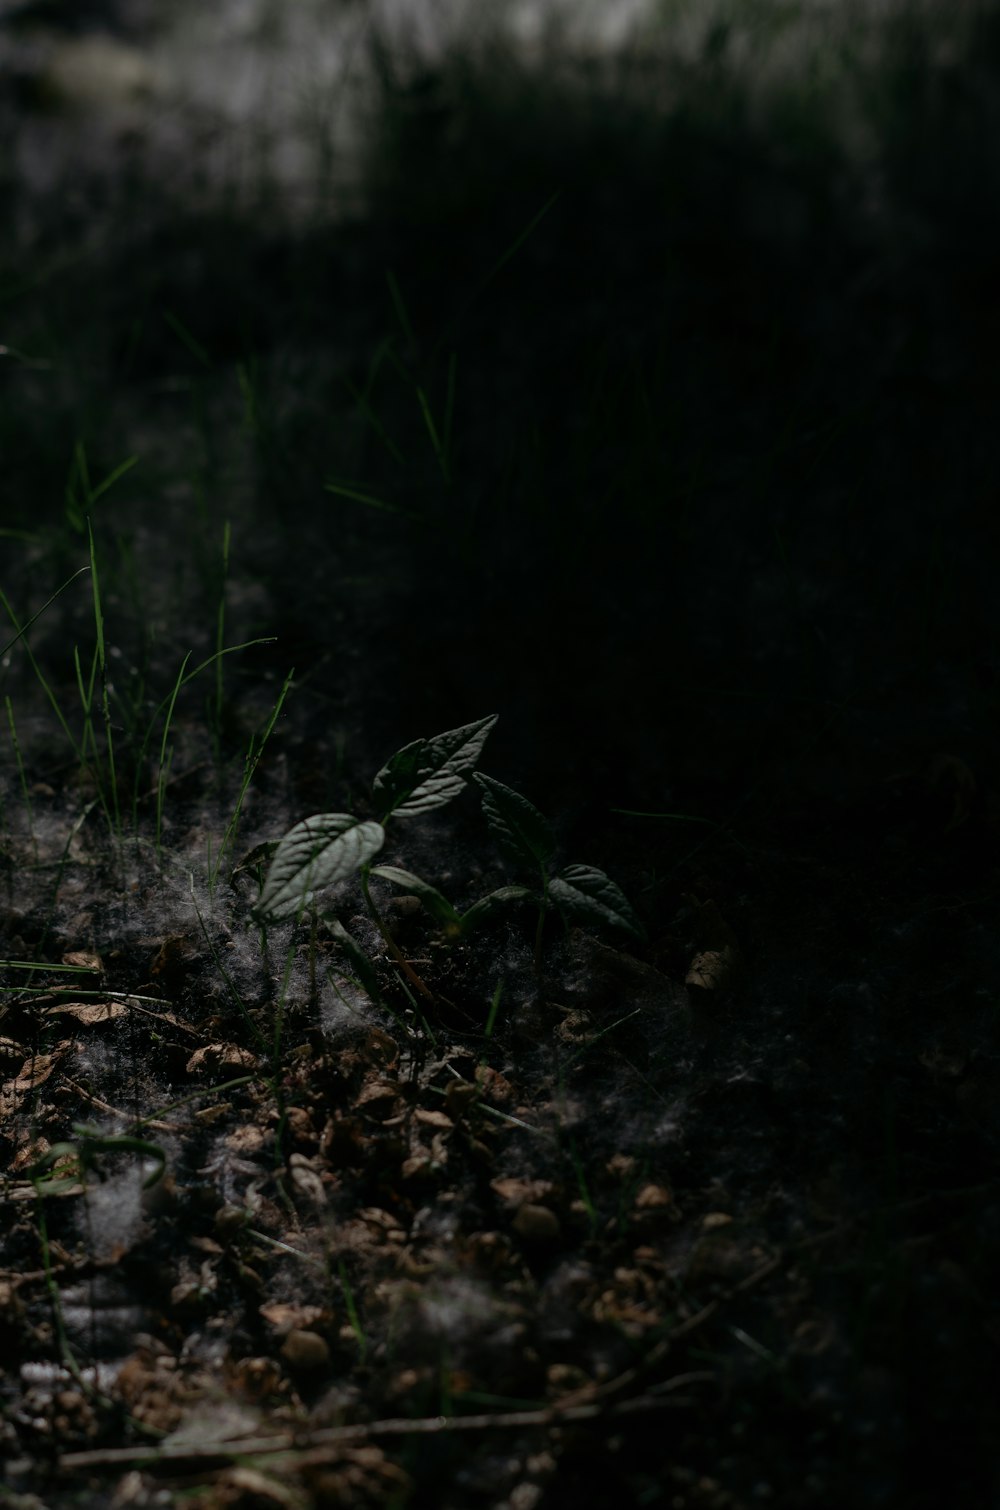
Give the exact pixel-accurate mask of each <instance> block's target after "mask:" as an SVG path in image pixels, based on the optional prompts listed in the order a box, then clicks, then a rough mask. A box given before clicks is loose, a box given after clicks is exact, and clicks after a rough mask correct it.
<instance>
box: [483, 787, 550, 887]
mask: <svg viewBox="0 0 1000 1510" xmlns="http://www.w3.org/2000/svg"><path fill="white" fill-rule="evenodd" d="M475 779H476V781H477V782H478V784H479V786H480V787H481V789H482V793H483V812H484V813H485V814H486V821H487V823H488V824H489V826H490V832H491V833H492V835H493V837H494V839H495V840H496V842H497V847H498V848H499V850H500V852H501V854H502V855H504V856H505V858H506V859H508V860H510V861H511V863H512V864H514V865H523V866H526V867H527V868H528V869H530V870H536V869H537V868H538V866H539V865H542V866H544V865H546V864H547V863H548V861H549V860H551V858H552V856H553V854H554V853H555V848H556V841H555V835H554V834H553V832H552V830H551V828H550V827H549V824H548V820H547V819H545V818H543V817H542V815H541V813H540V812H539V811H538V809H537V807H535V806H534V805H533V804H532V803H530V802H529V801H528V799H527V797H522V796H521V794H520V792H515V791H512V790H511V788H510V787H509V786H504V785H503V784H502V783H501V782H499V781H494V780H493V777H492V776H483V775H482V774H481V773H480V772H478V771H477V772H476V773H475Z"/></svg>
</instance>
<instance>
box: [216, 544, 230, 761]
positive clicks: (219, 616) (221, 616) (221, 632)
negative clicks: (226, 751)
mask: <svg viewBox="0 0 1000 1510" xmlns="http://www.w3.org/2000/svg"><path fill="white" fill-rule="evenodd" d="M231 538H232V532H231V529H230V525H229V520H228V519H227V520H226V522H225V525H224V526H223V530H222V572H221V580H220V583H219V607H218V611H217V613H216V616H215V656H216V660H215V710H214V712H215V717H214V725H215V758H216V760H218V759H219V755H220V751H221V747H222V701H223V690H224V689H223V676H222V669H223V659H222V652H223V650H224V648H225V639H226V583H227V581H228V580H229V543H230V540H231Z"/></svg>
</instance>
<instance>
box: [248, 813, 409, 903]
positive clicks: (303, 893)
mask: <svg viewBox="0 0 1000 1510" xmlns="http://www.w3.org/2000/svg"><path fill="white" fill-rule="evenodd" d="M384 841H385V833H384V831H383V829H382V825H381V824H380V823H374V822H372V821H371V820H369V821H367V822H364V823H363V822H362V821H361V820H360V819H358V818H353V817H352V816H351V814H350V813H316V814H315V815H314V816H313V817H312V818H304V819H303V820H302V822H301V823H296V825H295V827H294V828H291V829H289V831H288V833H287V834H286V835H285V837H284V838H283V839H282V841H281V843H280V844H279V845H278V848H277V849H276V850H275V852H274V859H273V860H272V861H271V868H270V870H269V871H268V873H267V879H266V880H265V882H264V886H263V889H262V891H261V894H260V899H259V901H258V903H257V906H256V908H255V909H254V910H255V912H256V914H257V916H258V917H259V918H260V919H261V920H262V921H264V922H268V923H279V922H282V921H284V920H286V919H288V918H293V917H295V916H296V915H297V914H298V913H300V912H301V911H302V910H303V908H304V907H306V906H308V904H309V902H310V901H311V900H312V897H313V894H314V892H317V891H320V890H322V888H323V887H324V886H332V885H334V883H335V882H337V881H346V880H347V878H348V876H352V875H353V874H354V872H355V871H356V870H359V869H360V868H361V866H362V865H364V864H366V863H367V862H368V861H369V860H370V859H371V857H372V855H375V854H378V852H379V850H380V849H381V848H382V845H383V843H384Z"/></svg>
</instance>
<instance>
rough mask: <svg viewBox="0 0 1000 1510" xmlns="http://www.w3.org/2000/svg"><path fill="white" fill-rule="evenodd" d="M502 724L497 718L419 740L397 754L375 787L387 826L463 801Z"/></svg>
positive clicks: (486, 719) (379, 776)
mask: <svg viewBox="0 0 1000 1510" xmlns="http://www.w3.org/2000/svg"><path fill="white" fill-rule="evenodd" d="M496 721H497V715H496V714H495V713H492V714H490V716H489V717H488V718H480V719H478V720H477V721H476V722H475V723H472V724H463V726H462V727H461V728H460V729H449V730H448V731H447V732H446V733H444V734H436V735H435V736H434V738H433V739H415V740H414V741H413V743H412V744H408V745H405V746H404V747H403V749H402V750H399V751H397V753H396V754H395V755H393V757H392V759H391V760H389V761H387V763H386V764H385V765H384V766H383V767H382V769H381V770H380V771H379V773H378V775H377V776H376V777H375V780H374V782H373V784H372V791H373V793H374V795H375V798H376V800H377V801H378V802H380V803H382V804H384V807H383V812H384V816H383V819H382V821H383V823H384V822H385V821H386V819H388V818H389V817H390V816H391V817H394V818H413V817H416V816H417V814H419V813H429V812H430V811H431V810H432V809H433V808H436V807H443V806H444V804H445V803H446V802H450V801H451V800H452V798H453V797H457V796H458V795H459V793H460V792H461V791H462V790H463V789H464V787H465V778H466V775H467V774H468V773H469V772H470V771H471V770H472V768H473V766H474V765H475V764H476V761H477V760H478V759H479V757H480V755H481V754H482V752H483V745H484V744H485V743H486V739H487V736H488V735H489V732H490V730H491V729H492V728H493V725H494V724H495V723H496Z"/></svg>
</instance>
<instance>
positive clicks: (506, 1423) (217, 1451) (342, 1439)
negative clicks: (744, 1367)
mask: <svg viewBox="0 0 1000 1510" xmlns="http://www.w3.org/2000/svg"><path fill="white" fill-rule="evenodd" d="M693 1378H694V1376H693V1375H691V1374H683V1375H679V1376H678V1379H677V1381H676V1383H677V1385H678V1386H680V1385H683V1384H690V1383H691V1382H692V1380H693ZM685 1403H687V1404H689V1403H690V1401H689V1400H687V1398H686V1397H680V1396H678V1395H675V1394H670V1393H669V1392H668V1390H667V1386H665V1385H664V1386H661V1392H660V1394H659V1395H657V1396H653V1395H642V1396H640V1397H639V1398H638V1399H635V1400H619V1401H616V1402H615V1403H614V1404H612V1405H574V1406H569V1407H568V1408H567V1409H565V1410H562V1409H559V1408H558V1407H556V1406H550V1407H548V1408H546V1409H545V1410H513V1411H507V1412H503V1411H500V1412H496V1413H493V1414H490V1415H479V1416H419V1417H416V1418H415V1419H413V1420H408V1419H407V1418H406V1417H396V1418H390V1419H388V1420H385V1421H364V1422H359V1423H358V1424H357V1425H354V1426H331V1427H328V1428H327V1429H326V1430H324V1431H312V1432H304V1433H303V1434H302V1435H301V1436H294V1435H292V1434H290V1433H286V1432H281V1433H275V1434H274V1435H272V1436H263V1437H243V1438H240V1439H238V1440H236V1441H232V1442H205V1443H198V1444H196V1443H191V1444H190V1445H188V1444H185V1443H175V1444H164V1445H163V1446H162V1447H115V1448H109V1449H106V1450H104V1451H101V1450H100V1449H94V1450H91V1451H87V1452H67V1453H64V1454H63V1455H62V1457H61V1458H60V1459H59V1467H60V1468H61V1469H62V1470H63V1471H64V1472H66V1473H78V1472H81V1471H83V1470H86V1469H90V1468H120V1467H128V1466H130V1465H131V1466H134V1467H142V1468H150V1469H156V1468H163V1467H167V1466H173V1467H176V1468H180V1467H184V1468H187V1467H189V1466H191V1467H202V1468H204V1467H205V1466H207V1465H208V1464H209V1463H212V1462H221V1463H225V1462H230V1461H232V1460H233V1459H234V1458H242V1457H257V1456H261V1455H263V1454H270V1453H279V1452H308V1451H311V1450H315V1449H317V1448H331V1447H353V1446H357V1445H358V1444H361V1443H364V1442H370V1441H372V1440H374V1439H375V1438H376V1437H407V1436H424V1437H426V1436H439V1435H443V1434H444V1433H448V1434H451V1433H453V1432H461V1433H465V1432H476V1431H529V1430H534V1429H536V1428H543V1429H550V1428H554V1427H558V1426H572V1425H576V1424H577V1423H579V1422H583V1421H594V1420H596V1419H597V1418H598V1417H599V1416H604V1417H607V1418H609V1419H616V1418H620V1417H622V1416H633V1415H642V1414H645V1413H646V1412H648V1411H655V1410H664V1409H668V1408H671V1407H676V1406H677V1405H680V1404H685Z"/></svg>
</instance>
